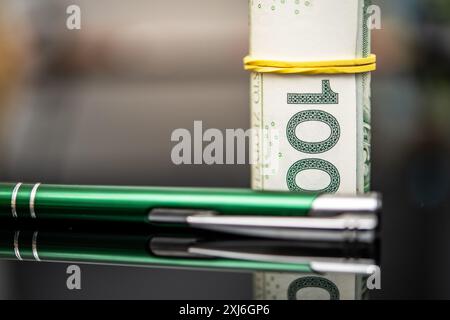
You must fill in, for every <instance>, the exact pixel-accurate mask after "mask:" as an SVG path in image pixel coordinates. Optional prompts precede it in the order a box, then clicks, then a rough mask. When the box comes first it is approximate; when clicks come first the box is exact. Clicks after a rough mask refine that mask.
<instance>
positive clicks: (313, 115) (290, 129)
mask: <svg viewBox="0 0 450 320" xmlns="http://www.w3.org/2000/svg"><path fill="white" fill-rule="evenodd" d="M308 121H317V122H322V123H325V124H326V125H327V126H328V127H329V128H330V131H331V133H330V136H329V137H328V138H327V139H326V140H324V141H320V142H307V141H303V140H300V139H299V138H298V137H297V134H296V129H297V127H298V126H299V125H300V124H302V123H304V122H308ZM286 135H287V138H288V141H289V143H290V144H291V146H292V147H293V148H294V149H296V150H298V151H300V152H303V153H308V154H318V153H324V152H327V151H328V150H331V149H332V148H333V147H334V146H335V145H336V144H337V143H338V141H339V137H340V135H341V128H340V125H339V122H338V121H337V119H336V118H335V117H333V116H332V115H331V114H329V113H328V112H325V111H322V110H306V111H302V112H299V113H297V114H296V115H294V116H293V117H292V118H291V119H290V120H289V122H288V124H287V128H286Z"/></svg>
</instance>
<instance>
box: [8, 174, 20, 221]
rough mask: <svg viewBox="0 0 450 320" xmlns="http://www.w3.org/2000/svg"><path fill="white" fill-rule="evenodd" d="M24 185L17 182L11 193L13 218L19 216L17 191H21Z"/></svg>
mask: <svg viewBox="0 0 450 320" xmlns="http://www.w3.org/2000/svg"><path fill="white" fill-rule="evenodd" d="M21 185H22V183H21V182H20V183H18V184H16V186H15V187H14V189H13V192H12V194H11V213H12V216H13V218H17V210H16V199H17V193H18V192H19V188H20V186H21Z"/></svg>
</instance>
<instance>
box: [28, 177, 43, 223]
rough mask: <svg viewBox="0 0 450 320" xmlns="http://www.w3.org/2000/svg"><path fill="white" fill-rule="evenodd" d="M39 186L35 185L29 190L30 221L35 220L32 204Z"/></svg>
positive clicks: (38, 184)
mask: <svg viewBox="0 0 450 320" xmlns="http://www.w3.org/2000/svg"><path fill="white" fill-rule="evenodd" d="M40 185H41V184H40V183H36V184H35V185H34V187H33V189H32V190H31V194H30V215H31V218H32V219H36V211H35V208H34V202H35V199H36V193H37V190H38V188H39V186H40Z"/></svg>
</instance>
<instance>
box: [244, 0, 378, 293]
mask: <svg viewBox="0 0 450 320" xmlns="http://www.w3.org/2000/svg"><path fill="white" fill-rule="evenodd" d="M369 5H370V1H367V0H339V1H336V0H249V9H250V54H249V56H250V57H251V58H252V59H253V60H261V61H267V60H270V61H283V62H299V61H300V62H311V61H340V60H353V59H358V58H365V57H369V56H370V30H369V28H368V25H367V23H366V21H367V19H368V18H369V16H368V14H367V8H368V6H369ZM250 100H251V121H252V127H253V129H256V130H254V132H260V134H257V135H256V136H254V138H253V142H252V156H253V165H252V187H253V188H254V189H257V190H283V191H292V192H319V193H320V192H326V193H346V194H352V193H360V192H366V191H369V189H370V143H371V142H370V137H371V125H370V73H368V72H366V73H353V74H352V73H346V74H339V73H338V74H313V75H312V74H277V73H270V72H269V73H258V72H254V73H252V74H251V90H250ZM274 132H275V133H274ZM275 145H276V146H277V149H276V151H277V154H276V155H275V156H274V154H273V150H274V149H271V150H270V151H268V149H270V146H275ZM274 161H275V162H277V163H274ZM267 277H268V276H267V275H265V274H262V273H260V274H256V277H255V279H259V280H258V281H256V283H255V290H256V291H255V292H256V293H257V294H256V297H257V298H261V297H266V298H270V297H271V296H273V295H270V294H268V293H267V290H271V289H270V288H269V287H266V286H265V284H267V283H268V281H260V280H261V279H267ZM270 277H271V278H270V279H272V280H273V281H272V282H273V283H284V282H287V281H290V279H291V278H292V276H284V275H283V274H272V275H270ZM285 277H288V278H285ZM342 277H343V278H342V279H341V278H340V276H339V275H331V276H328V278H324V281H325V280H327V281H331V282H333V281H334V283H335V284H336V286H337V287H339V286H346V288H348V287H352V288H355V287H356V286H354V284H355V283H356V281H357V278H356V276H353V277H351V276H350V277H349V276H348V275H345V276H342ZM341 280H342V281H341ZM348 281H351V283H352V285H350V286H349V285H348V283H349V282H348ZM345 283H347V285H345ZM346 290H347V289H346ZM272 291H273V290H272ZM360 292H361V290H359V291H358V292H356V291H355V292H353V294H349V295H346V296H347V297H353V298H355V299H357V298H358V295H359V293H360ZM285 293H286V292H282V293H280V294H279V295H277V297H284V298H286V297H287V295H286V294H285ZM359 298H360V297H359Z"/></svg>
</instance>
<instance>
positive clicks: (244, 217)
mask: <svg viewBox="0 0 450 320" xmlns="http://www.w3.org/2000/svg"><path fill="white" fill-rule="evenodd" d="M380 209H381V200H380V196H379V195H378V194H375V193H373V194H369V195H360V196H342V195H314V194H299V193H289V192H258V191H252V190H248V189H208V188H203V189H202V188H162V187H119V186H77V185H51V184H40V183H37V184H24V183H2V184H0V217H4V218H6V217H9V218H13V219H22V218H25V219H37V220H59V221H61V220H62V221H64V220H65V221H98V222H134V223H150V224H166V225H167V224H169V225H170V224H174V225H180V224H181V225H186V226H189V227H193V228H200V229H209V230H214V231H221V232H228V233H238V234H245V235H250V236H263V237H271V238H273V237H276V238H289V239H292V238H294V239H309V238H311V237H312V238H321V239H322V237H323V236H327V237H329V240H337V241H345V240H348V236H349V234H350V233H348V232H347V231H348V230H352V231H361V233H360V234H358V233H356V236H357V237H359V236H361V237H362V238H364V237H365V236H366V235H365V232H366V231H373V230H374V229H376V228H377V225H378V220H377V215H376V213H377V212H378V211H379V210H380ZM324 230H325V231H326V232H327V235H324V234H321V233H320V232H323V231H324ZM351 234H354V233H351ZM362 238H361V239H359V240H362Z"/></svg>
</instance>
